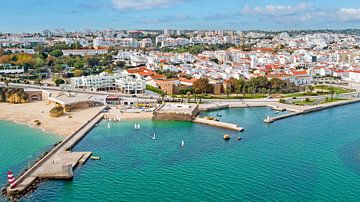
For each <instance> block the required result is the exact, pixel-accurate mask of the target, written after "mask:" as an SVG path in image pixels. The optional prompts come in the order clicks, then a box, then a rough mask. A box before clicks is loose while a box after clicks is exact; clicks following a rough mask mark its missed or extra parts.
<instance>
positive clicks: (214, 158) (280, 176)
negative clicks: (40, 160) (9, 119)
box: [18, 104, 360, 201]
mask: <svg viewBox="0 0 360 202" xmlns="http://www.w3.org/2000/svg"><path fill="white" fill-rule="evenodd" d="M359 111H360V104H355V105H348V106H344V107H341V108H334V109H330V110H325V111H321V112H316V113H312V114H308V115H304V116H298V117H293V118H289V119H285V120H281V121H279V122H276V123H273V124H271V125H267V124H264V123H263V122H262V120H263V119H264V118H265V117H266V116H267V115H271V114H272V113H273V112H272V111H271V110H270V109H268V108H252V109H231V110H228V109H227V110H219V111H214V112H211V113H209V114H210V115H213V116H214V115H216V114H217V113H221V114H223V117H222V118H220V119H221V120H224V121H229V122H233V123H237V124H239V125H240V126H242V127H245V132H243V133H235V132H231V131H227V130H223V129H217V128H212V127H209V126H203V125H197V124H191V123H184V122H151V121H142V122H139V123H140V124H141V126H142V128H141V130H139V131H136V130H134V129H133V126H134V122H121V123H113V124H112V128H110V129H108V128H107V127H106V125H107V123H106V122H102V123H101V124H100V125H99V126H98V127H96V128H95V129H94V130H93V131H91V132H90V134H88V135H87V136H86V137H85V139H83V140H82V141H81V142H80V144H78V145H77V146H76V148H75V150H77V151H93V152H94V154H95V155H98V156H101V158H102V159H101V160H99V161H94V160H89V161H88V162H87V163H86V164H85V165H84V166H83V167H81V168H79V169H77V170H76V171H75V178H74V179H73V180H72V181H67V182H63V181H49V182H46V183H44V184H42V185H41V186H40V188H39V189H38V190H37V191H36V192H35V193H33V194H32V195H31V196H29V197H28V198H26V199H24V200H28V201H239V200H244V201H269V200H273V201H314V200H325V201H329V200H331V201H333V200H340V201H359V200H360V189H359V187H360V158H359V154H360V124H359V120H360V119H359V118H360V114H359ZM154 132H155V133H156V140H152V139H151V137H152V135H153V133H154ZM224 133H228V134H230V135H231V136H232V139H231V140H230V141H229V142H225V141H223V139H222V136H223V134H224ZM237 136H241V137H242V140H241V141H237V140H236V137H237ZM181 140H184V141H185V147H183V148H181V147H180V143H181ZM18 164H22V163H18ZM23 164H24V163H23Z"/></svg>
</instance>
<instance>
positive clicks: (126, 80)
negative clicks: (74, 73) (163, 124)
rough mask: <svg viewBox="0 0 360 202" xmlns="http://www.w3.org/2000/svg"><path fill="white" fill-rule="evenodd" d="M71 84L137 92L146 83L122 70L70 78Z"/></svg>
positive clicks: (78, 87)
mask: <svg viewBox="0 0 360 202" xmlns="http://www.w3.org/2000/svg"><path fill="white" fill-rule="evenodd" d="M71 85H72V86H73V87H74V88H75V89H76V88H77V89H86V90H91V91H105V90H119V91H121V92H122V93H127V94H138V93H143V92H144V91H145V89H146V83H145V81H144V80H142V79H141V78H139V77H136V76H135V75H132V74H128V73H127V72H122V73H120V74H113V75H109V74H107V73H105V72H103V73H101V74H99V75H95V76H82V77H74V78H71Z"/></svg>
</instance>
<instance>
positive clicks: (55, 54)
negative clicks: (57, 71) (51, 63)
mask: <svg viewBox="0 0 360 202" xmlns="http://www.w3.org/2000/svg"><path fill="white" fill-rule="evenodd" d="M49 55H51V56H53V57H56V58H57V57H60V56H62V55H63V52H62V51H61V50H60V49H55V50H53V51H51V52H50V53H49Z"/></svg>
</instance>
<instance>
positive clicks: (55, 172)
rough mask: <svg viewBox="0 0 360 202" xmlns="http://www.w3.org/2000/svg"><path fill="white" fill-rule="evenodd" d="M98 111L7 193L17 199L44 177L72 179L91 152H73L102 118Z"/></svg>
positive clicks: (8, 188)
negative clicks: (76, 145)
mask: <svg viewBox="0 0 360 202" xmlns="http://www.w3.org/2000/svg"><path fill="white" fill-rule="evenodd" d="M103 116H104V114H102V113H100V112H98V113H97V114H96V115H94V116H93V117H92V118H91V119H89V120H88V121H87V122H86V123H84V124H83V125H82V126H81V127H79V128H78V129H77V130H75V131H74V132H73V133H72V134H71V135H69V136H68V137H67V138H66V139H65V140H63V141H62V142H61V143H60V144H58V145H57V146H55V147H54V148H53V149H52V150H51V151H49V152H48V153H47V154H46V155H45V156H43V157H42V158H41V159H40V160H39V161H37V162H36V163H35V164H34V165H33V166H31V167H30V168H29V169H28V170H27V171H26V172H24V173H23V174H21V175H20V176H19V177H18V178H17V180H16V185H17V186H16V187H14V188H10V187H7V189H6V194H7V196H8V197H9V198H10V199H14V200H17V199H19V198H21V197H22V196H24V195H26V194H27V193H28V192H30V191H32V190H34V189H35V188H36V187H37V184H38V183H40V182H41V181H43V180H44V179H71V178H72V177H73V168H75V167H76V166H77V165H78V164H79V163H80V164H83V163H85V161H86V159H87V158H89V157H90V155H91V152H71V149H72V148H73V147H74V146H75V144H76V143H78V142H79V141H80V140H81V139H82V138H83V137H84V136H85V135H86V134H87V133H88V132H89V131H90V130H91V129H92V128H93V127H94V126H95V124H97V123H98V122H99V121H100V120H101V119H102V118H103Z"/></svg>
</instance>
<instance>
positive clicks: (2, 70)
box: [0, 65, 25, 74]
mask: <svg viewBox="0 0 360 202" xmlns="http://www.w3.org/2000/svg"><path fill="white" fill-rule="evenodd" d="M24 72H25V70H24V67H19V66H10V65H0V74H22V73H24Z"/></svg>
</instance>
